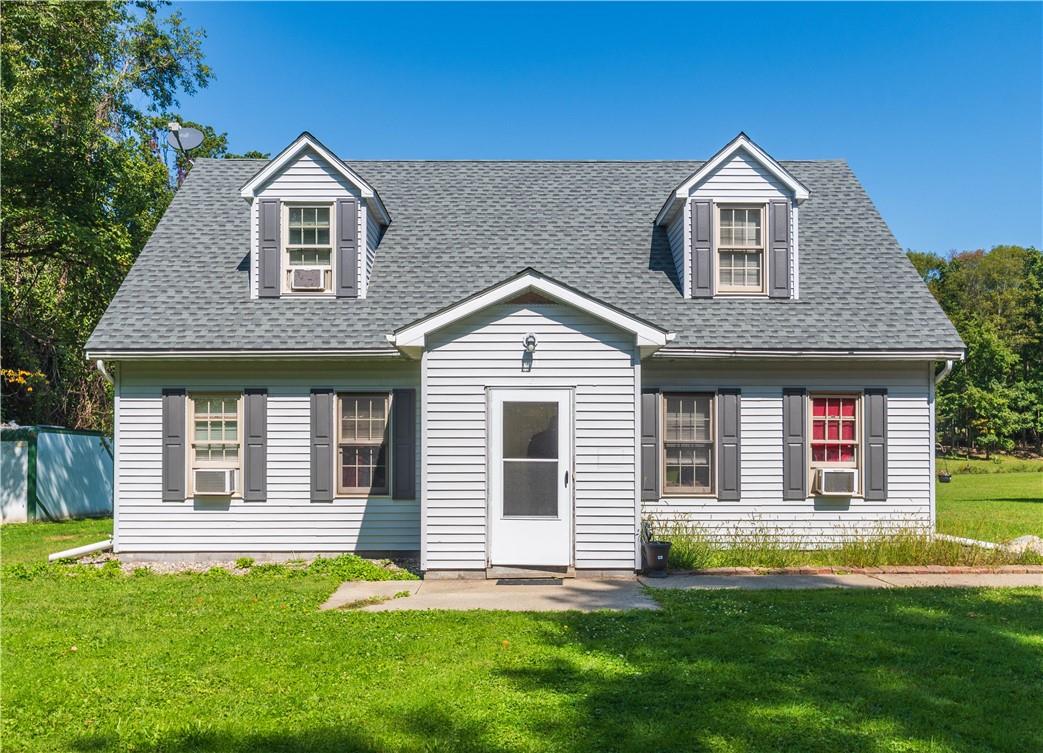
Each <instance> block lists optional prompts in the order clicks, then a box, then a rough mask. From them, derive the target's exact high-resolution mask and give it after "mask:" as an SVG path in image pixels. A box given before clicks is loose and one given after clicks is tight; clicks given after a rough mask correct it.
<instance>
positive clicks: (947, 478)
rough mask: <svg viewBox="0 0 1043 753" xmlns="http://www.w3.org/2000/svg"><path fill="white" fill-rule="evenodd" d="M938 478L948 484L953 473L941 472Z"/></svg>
mask: <svg viewBox="0 0 1043 753" xmlns="http://www.w3.org/2000/svg"><path fill="white" fill-rule="evenodd" d="M938 480H939V481H941V482H942V483H943V484H948V483H949V482H950V481H952V475H951V474H949V473H944V472H943V473H939V474H938Z"/></svg>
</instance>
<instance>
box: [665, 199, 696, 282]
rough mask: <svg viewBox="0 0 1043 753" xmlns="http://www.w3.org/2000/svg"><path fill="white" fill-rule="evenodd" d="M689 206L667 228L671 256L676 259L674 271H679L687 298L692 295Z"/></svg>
mask: <svg viewBox="0 0 1043 753" xmlns="http://www.w3.org/2000/svg"><path fill="white" fill-rule="evenodd" d="M687 217H688V205H687V204H685V208H684V209H683V210H682V211H681V212H678V214H677V216H676V217H675V218H674V220H673V222H671V223H670V224H669V225H668V226H667V228H666V238H667V240H668V241H669V242H670V255H671V256H672V257H673V258H674V269H676V270H677V279H678V280H680V281H681V286H682V288H683V290H682V294H683V295H684V296H685V297H686V298H687V297H688V296H689V295H691V288H690V287H689V284H690V283H691V277H690V274H689V272H688V252H687V248H688V246H687V245H686V240H685V239H686V238H687V237H688V234H687V229H688V228H687V224H688V219H687Z"/></svg>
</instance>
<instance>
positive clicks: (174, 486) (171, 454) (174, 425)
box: [162, 388, 188, 502]
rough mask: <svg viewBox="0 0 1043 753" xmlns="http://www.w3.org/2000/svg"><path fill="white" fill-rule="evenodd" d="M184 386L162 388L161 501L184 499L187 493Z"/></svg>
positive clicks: (181, 500)
mask: <svg viewBox="0 0 1043 753" xmlns="http://www.w3.org/2000/svg"><path fill="white" fill-rule="evenodd" d="M187 402H188V398H187V396H186V394H185V390H184V388H178V389H167V390H163V461H162V462H163V474H162V475H163V501H164V502H184V501H185V497H187V496H188V493H187V490H186V488H185V479H186V478H187V475H188V467H187V464H186V462H185V432H186V429H187V426H186V422H185V406H186V403H187Z"/></svg>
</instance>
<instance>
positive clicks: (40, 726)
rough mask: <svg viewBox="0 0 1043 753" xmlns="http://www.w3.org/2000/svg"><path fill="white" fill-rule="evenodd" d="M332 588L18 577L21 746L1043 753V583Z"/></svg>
mask: <svg viewBox="0 0 1043 753" xmlns="http://www.w3.org/2000/svg"><path fill="white" fill-rule="evenodd" d="M34 572H35V574H33V573H34ZM337 582H338V578H336V577H334V576H333V575H332V574H329V573H328V572H327V573H323V572H300V571H296V572H287V571H286V570H285V569H279V568H274V569H273V568H268V569H264V568H257V569H255V571H253V572H252V573H251V574H249V575H246V576H238V577H237V576H230V575H227V574H222V573H214V574H209V575H151V574H143V575H131V576H121V575H117V574H115V573H113V571H112V570H111V569H110V570H108V571H98V570H91V569H87V568H70V567H64V566H52V567H50V568H44V569H39V568H37V569H36V570H33V569H32V568H25V567H24V566H17V565H15V566H5V568H4V577H3V583H2V593H0V598H2V603H0V607H2V611H0V635H2V640H3V673H2V676H0V699H2V709H0V717H2V728H0V732H2V737H3V744H4V751H5V753H10V752H13V751H47V752H48V753H52V752H56V751H74V752H86V751H164V752H166V753H211V752H213V751H244V752H246V751H249V752H250V753H255V752H256V751H295V752H297V751H303V752H304V753H320V752H322V753H333V752H334V751H336V752H337V753H344V752H345V751H365V752H367V753H375V752H376V751H411V752H412V751H416V752H419V751H456V750H462V751H476V752H478V753H482V752H489V753H492V752H496V753H520V752H522V751H547V750H555V751H566V752H579V751H592V752H593V751H638V752H640V753H647V751H655V750H695V751H721V752H724V751H734V752H736V753H760V752H762V751H808V752H812V753H814V752H816V751H823V752H826V751H828V752H829V753H834V752H835V751H867V752H869V751H872V752H874V753H876V752H878V751H906V752H919V751H924V752H930V753H949V752H953V753H955V752H956V751H960V752H961V753H962V752H963V751H1011V753H1023V752H1024V751H1029V750H1043V715H1040V714H1038V713H1036V710H1038V709H1039V708H1043V590H1039V589H1019V590H1002V591H967V590H949V591H945V590H902V591H893V592H886V591H872V592H870V591H804V592H799V591H798V592H793V591H789V592H733V591H721V592H701V593H674V592H662V591H657V592H656V593H655V597H656V598H657V599H659V600H660V601H661V603H662V605H663V611H661V612H658V613H649V612H630V613H623V614H611V613H601V614H590V615H583V614H578V613H556V614H530V613H492V612H485V613H481V612H472V613H438V612H426V613H425V612H417V613H408V612H406V613H402V612H393V613H381V614H369V613H362V612H352V611H346V612H323V613H320V612H318V611H317V606H318V605H319V604H320V603H321V602H322V601H323V600H324V599H325V598H326V597H327V596H328V595H329V594H330V593H331V592H332V590H333V589H334V588H335V587H336V585H337Z"/></svg>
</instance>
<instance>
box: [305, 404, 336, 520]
mask: <svg viewBox="0 0 1043 753" xmlns="http://www.w3.org/2000/svg"><path fill="white" fill-rule="evenodd" d="M333 401H334V393H333V390H332V389H329V388H321V389H314V390H312V391H311V501H312V502H332V501H333V491H334V490H333V450H334V437H333Z"/></svg>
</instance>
